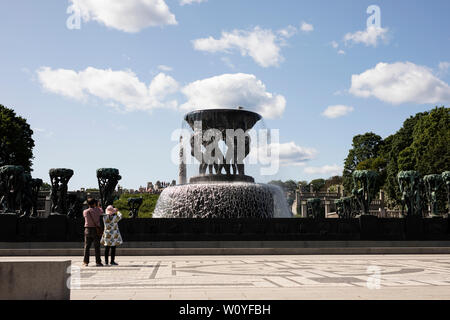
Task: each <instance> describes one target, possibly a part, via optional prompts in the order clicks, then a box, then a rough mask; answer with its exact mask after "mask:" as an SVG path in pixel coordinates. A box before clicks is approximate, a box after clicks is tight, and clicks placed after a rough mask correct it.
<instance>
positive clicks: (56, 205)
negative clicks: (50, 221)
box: [49, 169, 73, 215]
mask: <svg viewBox="0 0 450 320" xmlns="http://www.w3.org/2000/svg"><path fill="white" fill-rule="evenodd" d="M49 175H50V182H51V185H52V191H51V193H50V199H51V208H50V212H51V214H52V215H54V214H60V215H67V202H68V199H67V185H68V183H69V180H70V178H72V176H73V170H71V169H50V171H49Z"/></svg>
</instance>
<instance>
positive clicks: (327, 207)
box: [323, 198, 331, 218]
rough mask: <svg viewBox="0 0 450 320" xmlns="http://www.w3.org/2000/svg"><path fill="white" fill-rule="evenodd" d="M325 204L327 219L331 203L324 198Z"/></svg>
mask: <svg viewBox="0 0 450 320" xmlns="http://www.w3.org/2000/svg"><path fill="white" fill-rule="evenodd" d="M323 202H324V204H325V218H327V217H328V214H329V213H330V211H331V210H330V206H331V202H330V201H328V200H327V199H326V198H323Z"/></svg>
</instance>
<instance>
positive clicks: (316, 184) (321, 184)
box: [309, 179, 325, 192]
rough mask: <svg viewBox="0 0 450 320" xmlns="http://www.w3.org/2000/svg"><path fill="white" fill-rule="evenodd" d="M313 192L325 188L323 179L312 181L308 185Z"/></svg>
mask: <svg viewBox="0 0 450 320" xmlns="http://www.w3.org/2000/svg"><path fill="white" fill-rule="evenodd" d="M309 184H310V185H312V188H313V190H314V192H319V191H320V190H321V189H322V188H323V187H325V179H314V180H312V181H311V182H310V183H309Z"/></svg>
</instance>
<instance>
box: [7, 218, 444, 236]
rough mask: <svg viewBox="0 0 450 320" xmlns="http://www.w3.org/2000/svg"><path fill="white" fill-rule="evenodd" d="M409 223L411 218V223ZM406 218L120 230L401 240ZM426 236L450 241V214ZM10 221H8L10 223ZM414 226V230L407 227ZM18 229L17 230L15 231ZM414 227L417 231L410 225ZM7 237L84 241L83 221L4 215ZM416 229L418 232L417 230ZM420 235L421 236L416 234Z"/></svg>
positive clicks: (164, 222)
mask: <svg viewBox="0 0 450 320" xmlns="http://www.w3.org/2000/svg"><path fill="white" fill-rule="evenodd" d="M407 223H409V224H407ZM411 223H419V224H420V222H417V221H416V222H411V221H408V222H406V221H405V219H395V218H376V217H373V216H363V217H361V218H359V219H357V218H356V219H322V220H316V219H311V218H307V219H304V218H302V219H298V218H293V219H251V218H242V219H180V218H177V219H122V220H121V221H120V222H119V229H120V233H121V234H122V238H123V240H124V241H125V242H130V241H156V242H159V241H357V240H379V241H401V240H411V239H412V236H411V235H408V234H407V232H412V231H414V230H415V229H413V228H415V227H414V226H415V225H413V224H411ZM422 224H423V229H422V230H423V232H422V238H420V239H418V238H417V237H416V239H418V240H433V241H450V233H449V232H448V231H449V230H448V224H449V219H445V218H434V219H422ZM8 226H9V227H8ZM408 228H409V231H407V230H408ZM16 230H17V231H16ZM411 230H412V231H411ZM0 231H1V232H0V239H2V240H1V241H3V242H17V241H20V242H46V241H48V242H52V241H55V242H65V241H67V242H82V241H83V240H84V221H83V220H82V219H78V220H71V219H66V218H65V216H51V217H49V218H48V219H42V218H36V219H30V218H17V217H15V216H9V217H5V216H1V215H0ZM412 234H413V233H412ZM411 241H416V240H411Z"/></svg>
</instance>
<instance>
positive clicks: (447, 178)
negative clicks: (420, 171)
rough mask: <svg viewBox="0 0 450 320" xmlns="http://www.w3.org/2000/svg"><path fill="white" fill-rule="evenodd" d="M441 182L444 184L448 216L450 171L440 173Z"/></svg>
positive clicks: (449, 209) (449, 211) (449, 206)
mask: <svg viewBox="0 0 450 320" xmlns="http://www.w3.org/2000/svg"><path fill="white" fill-rule="evenodd" d="M442 182H443V183H444V186H445V190H446V191H447V206H448V214H450V171H445V172H443V173H442Z"/></svg>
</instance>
